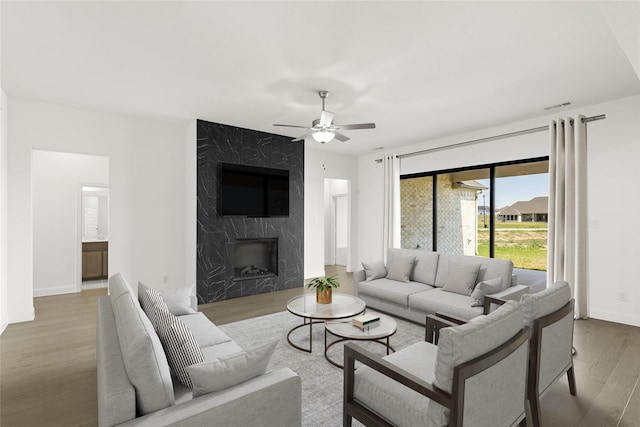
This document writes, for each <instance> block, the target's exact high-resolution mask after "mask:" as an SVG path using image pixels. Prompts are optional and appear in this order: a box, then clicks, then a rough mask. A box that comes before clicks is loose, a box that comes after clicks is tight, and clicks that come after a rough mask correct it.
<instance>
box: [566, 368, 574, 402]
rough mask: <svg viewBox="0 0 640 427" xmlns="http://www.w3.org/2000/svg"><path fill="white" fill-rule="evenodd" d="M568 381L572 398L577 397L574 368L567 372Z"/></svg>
mask: <svg viewBox="0 0 640 427" xmlns="http://www.w3.org/2000/svg"><path fill="white" fill-rule="evenodd" d="M567 380H568V381H569V393H571V396H575V395H576V376H575V374H574V373H573V366H571V367H570V368H569V370H568V371H567Z"/></svg>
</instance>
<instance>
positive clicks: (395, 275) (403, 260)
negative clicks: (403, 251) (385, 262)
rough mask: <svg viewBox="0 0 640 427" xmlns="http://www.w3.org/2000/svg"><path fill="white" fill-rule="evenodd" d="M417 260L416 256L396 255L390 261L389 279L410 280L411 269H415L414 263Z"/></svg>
mask: <svg viewBox="0 0 640 427" xmlns="http://www.w3.org/2000/svg"><path fill="white" fill-rule="evenodd" d="M415 262H416V257H415V256H409V257H406V256H394V257H393V258H391V261H390V262H389V271H388V273H387V279H391V280H396V281H398V282H408V281H409V279H410V278H411V271H412V270H413V264H414V263H415Z"/></svg>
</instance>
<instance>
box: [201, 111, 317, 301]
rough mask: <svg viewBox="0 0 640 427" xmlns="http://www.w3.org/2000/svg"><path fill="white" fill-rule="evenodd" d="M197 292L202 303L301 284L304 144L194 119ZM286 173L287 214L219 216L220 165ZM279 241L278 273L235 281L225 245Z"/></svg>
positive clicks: (230, 255)
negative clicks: (279, 170)
mask: <svg viewBox="0 0 640 427" xmlns="http://www.w3.org/2000/svg"><path fill="white" fill-rule="evenodd" d="M197 138H198V140H197V144H198V165H197V168H198V172H197V174H198V183H197V197H198V211H197V216H198V236H197V264H198V265H197V273H196V282H197V293H198V303H199V304H204V303H209V302H215V301H222V300H226V299H231V298H238V297H243V296H248V295H256V294H262V293H266V292H273V291H277V290H282V289H290V288H296V287H300V286H302V285H303V271H304V143H302V142H291V138H288V137H284V136H280V135H274V134H270V133H265V132H258V131H255V130H250V129H242V128H238V127H234V126H227V125H222V124H218V123H211V122H206V121H203V120H198V124H197ZM220 163H233V164H241V165H249V166H259V167H268V168H276V169H287V170H289V216H288V217H283V218H240V217H222V216H220V215H218V191H219V186H218V179H219V164H220ZM263 238H277V239H278V274H277V276H273V277H260V278H255V279H245V280H236V281H234V280H233V275H234V274H233V266H232V254H231V253H230V248H231V247H232V245H230V244H229V243H232V242H234V241H235V240H236V239H263Z"/></svg>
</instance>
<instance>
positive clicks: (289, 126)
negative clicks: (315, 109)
mask: <svg viewBox="0 0 640 427" xmlns="http://www.w3.org/2000/svg"><path fill="white" fill-rule="evenodd" d="M273 126H283V127H286V128H300V129H309V126H296V125H281V124H278V123H274V124H273Z"/></svg>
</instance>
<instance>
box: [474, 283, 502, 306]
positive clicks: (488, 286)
mask: <svg viewBox="0 0 640 427" xmlns="http://www.w3.org/2000/svg"><path fill="white" fill-rule="evenodd" d="M501 290H502V277H496V278H495V279H489V280H485V281H484V282H480V283H478V284H477V285H476V287H475V288H474V289H473V292H471V307H482V306H483V305H484V297H485V295H491V294H495V293H496V292H500V291H501Z"/></svg>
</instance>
